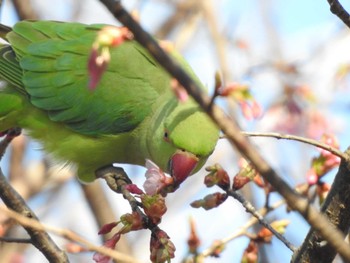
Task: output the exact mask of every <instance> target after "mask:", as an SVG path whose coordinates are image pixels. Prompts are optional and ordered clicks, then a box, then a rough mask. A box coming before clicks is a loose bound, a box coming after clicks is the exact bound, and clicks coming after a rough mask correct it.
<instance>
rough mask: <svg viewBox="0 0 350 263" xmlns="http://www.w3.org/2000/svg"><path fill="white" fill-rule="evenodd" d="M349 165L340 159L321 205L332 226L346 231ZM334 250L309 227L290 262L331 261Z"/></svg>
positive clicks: (349, 201)
mask: <svg viewBox="0 0 350 263" xmlns="http://www.w3.org/2000/svg"><path fill="white" fill-rule="evenodd" d="M345 154H346V155H347V157H348V158H347V160H349V157H350V148H349V149H348V150H347V151H346V153H345ZM349 174H350V165H349V162H347V161H342V162H341V164H340V168H339V171H338V173H337V175H336V177H335V180H334V182H333V184H332V188H331V190H330V192H329V193H328V195H327V198H326V200H325V202H324V204H323V205H322V208H321V211H322V213H324V214H325V215H326V216H327V217H328V219H329V221H330V222H331V223H332V224H333V226H334V227H337V228H338V229H340V230H341V231H342V232H343V233H347V232H348V230H349V228H350V220H349V218H350V176H349ZM336 252H337V251H336V250H334V248H333V247H332V246H330V244H329V243H328V242H324V239H323V238H322V237H321V236H320V234H319V233H318V232H317V231H315V230H314V229H312V228H311V229H310V231H309V233H308V235H307V237H306V239H305V240H304V242H303V244H302V246H301V247H300V249H299V250H298V251H296V253H295V254H294V255H293V260H292V262H295V263H297V262H319V263H326V262H332V261H333V259H334V257H335V255H336Z"/></svg>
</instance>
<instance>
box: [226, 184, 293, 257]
mask: <svg viewBox="0 0 350 263" xmlns="http://www.w3.org/2000/svg"><path fill="white" fill-rule="evenodd" d="M226 193H227V194H228V195H230V196H232V197H233V198H235V199H236V200H237V201H239V202H240V203H241V204H242V206H243V207H244V208H245V209H246V211H247V212H248V213H250V214H252V215H253V216H254V217H255V218H256V219H257V220H258V221H259V223H260V224H262V225H263V226H264V227H266V228H267V229H268V230H270V231H271V233H273V234H274V235H275V236H276V237H277V238H278V239H279V240H280V241H281V242H282V243H283V244H285V245H286V247H288V248H289V249H290V250H291V251H293V252H294V251H295V250H296V247H295V246H294V245H293V244H291V243H290V242H289V241H288V240H287V239H286V238H285V237H284V236H283V235H281V234H280V233H279V232H277V231H276V230H275V229H274V228H273V227H272V226H271V225H270V224H269V223H268V222H266V220H265V219H264V217H263V216H262V215H261V214H260V213H259V212H258V211H257V210H256V209H255V207H254V206H253V205H252V204H251V203H250V202H249V201H248V200H246V199H245V198H244V196H242V195H240V194H239V193H237V192H236V191H234V190H232V189H229V190H227V191H226Z"/></svg>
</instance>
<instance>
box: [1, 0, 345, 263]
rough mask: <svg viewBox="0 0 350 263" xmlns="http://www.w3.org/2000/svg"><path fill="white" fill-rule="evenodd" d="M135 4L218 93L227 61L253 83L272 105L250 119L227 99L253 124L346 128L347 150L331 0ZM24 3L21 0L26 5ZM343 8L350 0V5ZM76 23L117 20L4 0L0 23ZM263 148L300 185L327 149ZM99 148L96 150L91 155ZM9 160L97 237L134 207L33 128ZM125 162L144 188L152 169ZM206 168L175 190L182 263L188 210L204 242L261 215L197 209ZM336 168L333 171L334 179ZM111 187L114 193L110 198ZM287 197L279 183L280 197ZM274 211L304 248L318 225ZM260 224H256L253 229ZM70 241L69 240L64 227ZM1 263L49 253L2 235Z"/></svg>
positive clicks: (22, 185)
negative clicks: (81, 178)
mask: <svg viewBox="0 0 350 263" xmlns="http://www.w3.org/2000/svg"><path fill="white" fill-rule="evenodd" d="M122 3H123V5H125V7H126V8H127V9H128V10H130V11H133V12H137V14H138V16H139V20H140V23H141V24H142V25H143V26H144V28H145V29H146V30H148V31H149V32H150V33H151V34H153V35H155V36H156V37H157V38H159V39H164V40H169V41H171V42H172V43H173V44H174V45H175V47H176V48H177V49H179V50H180V52H181V53H182V54H183V56H184V57H185V58H186V59H187V60H188V62H189V63H190V65H191V66H192V67H193V69H194V71H195V72H196V73H197V75H198V76H199V78H200V79H201V80H202V82H203V83H204V84H205V85H206V86H207V87H208V90H209V92H210V93H212V91H213V86H214V75H215V72H216V71H219V72H220V73H221V75H222V77H223V81H224V84H225V85H228V84H230V83H239V84H243V85H248V86H249V88H250V90H251V92H252V94H253V96H254V98H255V100H256V101H257V102H258V103H259V105H261V107H262V109H263V115H262V116H261V117H260V118H258V119H254V120H248V119H247V118H246V117H245V116H244V115H243V114H242V112H241V109H240V108H239V106H237V103H235V102H234V101H231V100H227V99H218V100H217V102H218V104H219V105H221V106H222V107H223V108H224V109H225V111H226V112H227V113H228V114H229V115H231V116H232V117H233V118H236V119H237V120H238V122H239V123H240V125H241V127H242V130H244V131H257V132H280V133H288V134H295V135H300V136H305V137H309V138H313V139H320V137H321V136H322V134H323V133H328V134H334V135H336V136H337V138H338V140H339V143H340V148H341V149H342V150H345V149H346V148H347V147H348V146H349V145H350V137H349V136H348V133H347V132H346V131H347V130H348V129H349V123H350V118H349V116H350V115H349V110H350V94H349V91H350V87H349V76H348V73H349V70H350V52H349V46H350V35H349V30H348V29H347V28H345V26H344V25H343V24H342V22H341V21H340V20H339V19H338V18H337V17H335V16H334V15H332V14H331V12H330V11H329V5H328V2H327V1H325V0H324V1H313V0H287V1H282V0H260V1H258V0H246V1H236V0H202V1H198V0H183V1H181V0H168V1H165V0H140V1H133V0H128V1H122ZM21 6H22V9H21ZM344 7H345V8H346V7H348V8H349V9H350V4H349V3H344ZM28 18H29V19H41V20H59V21H78V22H82V23H107V24H113V25H119V24H118V22H117V21H116V20H115V19H114V18H113V16H112V15H110V14H109V12H108V11H107V10H106V9H105V7H104V6H103V5H102V4H101V3H100V2H99V1H97V0H84V1H83V0H61V1H54V2H52V1H45V0H25V1H24V0H19V1H14V0H13V1H10V0H5V1H3V4H2V9H1V16H0V19H1V20H0V22H1V23H3V24H6V25H9V26H12V25H13V24H15V23H16V22H17V21H18V20H19V19H28ZM252 140H253V141H254V143H255V144H256V146H257V149H258V150H259V151H260V152H261V153H262V154H263V156H264V157H265V158H266V159H267V160H268V161H269V162H270V164H271V165H272V166H273V167H274V168H275V169H276V171H277V172H278V174H279V175H281V176H283V177H284V179H286V180H287V181H288V182H289V183H290V184H291V185H292V186H296V185H299V184H301V183H304V182H305V180H306V174H307V172H308V170H309V169H310V164H311V160H312V158H313V157H314V156H317V155H318V154H319V153H318V151H317V149H316V148H315V147H311V146H309V145H304V144H301V143H298V142H293V141H285V140H276V139H271V138H258V139H257V138H252ZM91 154H94V153H91ZM239 158H240V155H239V153H237V152H236V151H235V150H234V149H232V148H231V146H230V145H229V144H228V143H227V142H226V141H225V140H224V139H222V140H220V142H219V143H218V145H217V147H216V150H215V152H214V154H213V155H212V156H211V158H210V159H209V161H208V165H212V164H214V163H220V164H221V165H222V166H223V167H224V168H225V169H226V170H227V171H228V173H229V175H230V177H231V178H232V177H233V176H234V175H235V174H236V173H237V172H238V171H239V166H238V160H239ZM0 165H1V168H2V169H3V171H4V173H5V175H7V176H8V177H9V180H10V181H11V183H12V184H13V185H14V186H15V187H16V189H17V190H18V191H19V193H21V195H22V196H23V197H25V198H26V199H27V200H28V203H29V205H30V207H31V208H32V209H33V210H34V211H35V212H36V213H37V215H38V216H39V218H40V219H41V221H42V222H44V223H45V224H48V225H52V226H55V227H58V228H65V229H71V230H73V231H75V232H77V233H79V234H80V235H82V236H83V237H85V238H86V239H88V240H89V241H92V242H94V243H96V244H102V239H101V238H100V237H99V236H98V235H97V232H98V229H99V225H101V224H102V225H103V224H105V223H109V222H111V221H116V220H117V219H118V218H119V216H120V215H122V214H124V213H127V212H130V207H129V206H128V204H127V203H126V202H125V201H124V200H123V198H122V197H121V196H118V195H116V194H114V193H113V192H112V191H110V190H109V189H108V188H107V187H106V186H105V184H104V182H96V183H95V184H93V185H87V186H86V185H85V186H82V185H81V184H80V183H79V182H78V181H77V179H76V178H75V176H74V169H71V170H70V169H68V168H67V167H62V166H60V165H59V164H57V163H55V161H54V160H52V159H51V158H50V156H46V155H44V154H43V153H42V152H41V151H40V145H39V144H37V143H36V142H33V141H31V140H30V139H29V138H27V137H25V136H21V137H19V138H17V139H16V140H15V141H14V143H13V145H12V147H11V148H10V149H8V151H7V154H6V155H5V158H3V159H2V160H1V163H0ZM123 167H125V169H126V171H127V173H128V174H129V175H130V177H131V179H132V180H134V182H135V183H137V184H138V185H139V186H142V183H143V182H144V180H145V179H144V173H145V169H143V168H140V167H131V166H123ZM204 175H205V171H201V172H199V173H197V174H196V175H194V176H192V177H191V178H189V179H188V180H187V181H186V182H184V184H183V185H182V187H181V189H179V190H178V191H177V192H175V193H174V194H171V195H169V196H168V197H167V206H168V212H167V213H166V215H165V216H164V217H163V221H162V223H161V225H160V227H161V228H162V229H163V230H165V231H166V232H167V233H168V235H169V236H170V237H171V240H172V241H173V242H174V244H175V246H176V252H175V255H176V257H175V259H174V260H173V262H181V261H182V260H183V259H185V258H186V257H187V256H188V246H187V239H188V237H189V234H190V227H189V225H190V224H189V220H190V218H193V219H194V221H195V225H196V229H197V232H198V236H199V238H200V240H201V245H200V248H199V252H200V251H202V250H204V249H206V248H208V247H209V246H210V245H211V244H212V243H213V242H214V241H215V240H221V239H223V238H226V237H228V236H230V235H231V234H232V233H234V232H235V231H237V230H238V229H239V228H240V227H241V226H242V225H243V224H244V223H245V222H247V221H248V220H249V218H250V217H251V216H250V215H249V214H247V213H246V212H245V209H244V208H242V206H241V205H240V204H239V203H238V202H237V201H235V200H231V199H229V200H227V201H226V202H225V203H224V204H223V205H221V206H219V207H218V208H215V209H213V210H210V211H204V210H203V209H194V208H191V207H190V205H189V204H190V202H192V201H194V200H196V199H199V198H203V197H204V196H205V195H206V194H208V193H212V192H215V191H216V189H207V188H206V187H205V185H204V184H203V178H204ZM333 176H334V172H333V173H330V174H329V175H327V176H326V177H325V179H324V180H325V181H327V182H332V178H333ZM241 192H242V193H243V194H244V195H245V197H246V198H247V199H248V200H250V201H251V202H252V203H253V204H254V205H255V206H256V207H257V208H260V207H262V206H263V205H264V203H265V194H264V191H263V190H262V189H261V188H258V187H256V186H255V185H254V184H248V185H246V186H245V187H244V188H243V190H241ZM104 196H105V197H106V200H104V199H103V198H104ZM278 200H280V196H279V195H277V194H275V193H273V194H272V196H271V200H270V202H271V204H273V203H274V202H277V201H278ZM267 219H268V220H269V221H273V220H278V219H288V220H290V222H291V223H290V225H289V226H288V228H287V230H286V233H285V237H286V238H287V239H288V240H289V241H290V242H291V243H293V244H294V245H295V246H299V245H300V244H301V243H302V241H303V239H304V238H305V235H306V233H307V231H308V225H307V223H305V221H304V220H303V219H301V217H300V216H299V215H297V214H296V213H293V212H292V213H287V211H286V207H285V206H281V207H280V208H278V209H276V210H275V211H273V212H271V213H270V214H269V215H268V216H267ZM0 222H3V228H1V229H2V233H1V232H0V233H1V234H4V233H5V232H6V235H9V236H16V237H25V232H24V231H23V230H22V229H21V228H20V227H13V226H12V225H11V222H8V221H7V218H6V217H5V215H2V214H1V213H0ZM257 229H260V227H259V226H256V227H253V228H251V229H249V231H251V232H252V233H255V232H256V231H257ZM53 238H54V239H55V240H56V241H57V243H58V244H59V245H61V246H62V247H65V246H67V245H68V246H69V244H68V243H69V242H68V241H66V240H64V239H62V238H59V237H56V236H54V237H53ZM149 238H150V233H149V231H138V232H135V233H130V234H128V235H127V239H126V240H123V241H122V242H121V245H122V247H121V248H120V249H121V250H122V251H124V252H126V253H129V254H132V255H133V256H134V257H135V258H137V259H138V260H139V261H140V262H149ZM248 243H249V239H248V238H246V237H240V238H236V239H234V240H232V241H231V242H229V243H228V244H227V245H226V248H225V250H224V251H223V252H222V253H221V254H220V257H219V258H210V257H209V258H207V259H206V260H205V262H231V263H232V262H240V260H241V257H242V254H243V252H244V250H245V248H246V247H247V245H248ZM0 255H1V257H0V262H25V263H34V262H35V263H37V262H46V260H45V258H44V257H43V256H42V255H41V253H40V252H38V251H37V250H36V249H35V248H33V247H32V246H30V245H18V244H5V243H0ZM291 255H292V253H291V252H290V251H289V249H288V248H286V247H285V246H284V245H283V244H282V243H281V242H280V241H278V240H276V239H275V238H273V240H272V243H271V244H269V245H262V246H261V247H260V251H259V262H289V261H290V259H291ZM69 257H70V260H71V262H73V263H75V262H93V261H92V253H90V252H83V253H77V254H73V253H70V254H69Z"/></svg>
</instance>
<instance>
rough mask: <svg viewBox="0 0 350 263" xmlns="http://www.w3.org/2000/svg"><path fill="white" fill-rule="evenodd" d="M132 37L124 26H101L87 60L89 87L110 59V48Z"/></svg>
mask: <svg viewBox="0 0 350 263" xmlns="http://www.w3.org/2000/svg"><path fill="white" fill-rule="evenodd" d="M132 38H133V35H132V33H131V32H130V31H129V30H128V29H127V28H126V27H114V26H106V27H104V28H102V29H101V30H100V31H99V33H98V35H97V37H96V40H95V42H94V43H93V45H92V49H91V53H90V57H89V60H88V65H87V68H88V72H89V76H90V79H89V85H88V87H89V89H90V90H94V89H95V88H96V87H97V85H98V83H99V81H100V79H101V77H102V75H103V73H104V72H105V71H106V69H107V66H108V64H109V61H110V59H111V58H110V51H109V50H110V48H112V47H116V46H118V45H121V44H122V43H123V42H124V41H126V40H131V39H132Z"/></svg>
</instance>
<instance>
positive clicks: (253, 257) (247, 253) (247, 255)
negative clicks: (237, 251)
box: [241, 240, 259, 263]
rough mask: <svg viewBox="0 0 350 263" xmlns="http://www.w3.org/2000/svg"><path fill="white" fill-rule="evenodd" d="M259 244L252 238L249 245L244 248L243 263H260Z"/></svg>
mask: <svg viewBox="0 0 350 263" xmlns="http://www.w3.org/2000/svg"><path fill="white" fill-rule="evenodd" d="M258 252H259V248H258V244H257V243H256V242H255V241H254V240H251V241H250V242H249V244H248V247H247V248H246V249H245V250H244V253H243V256H242V259H241V263H258V259H259V257H258Z"/></svg>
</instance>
